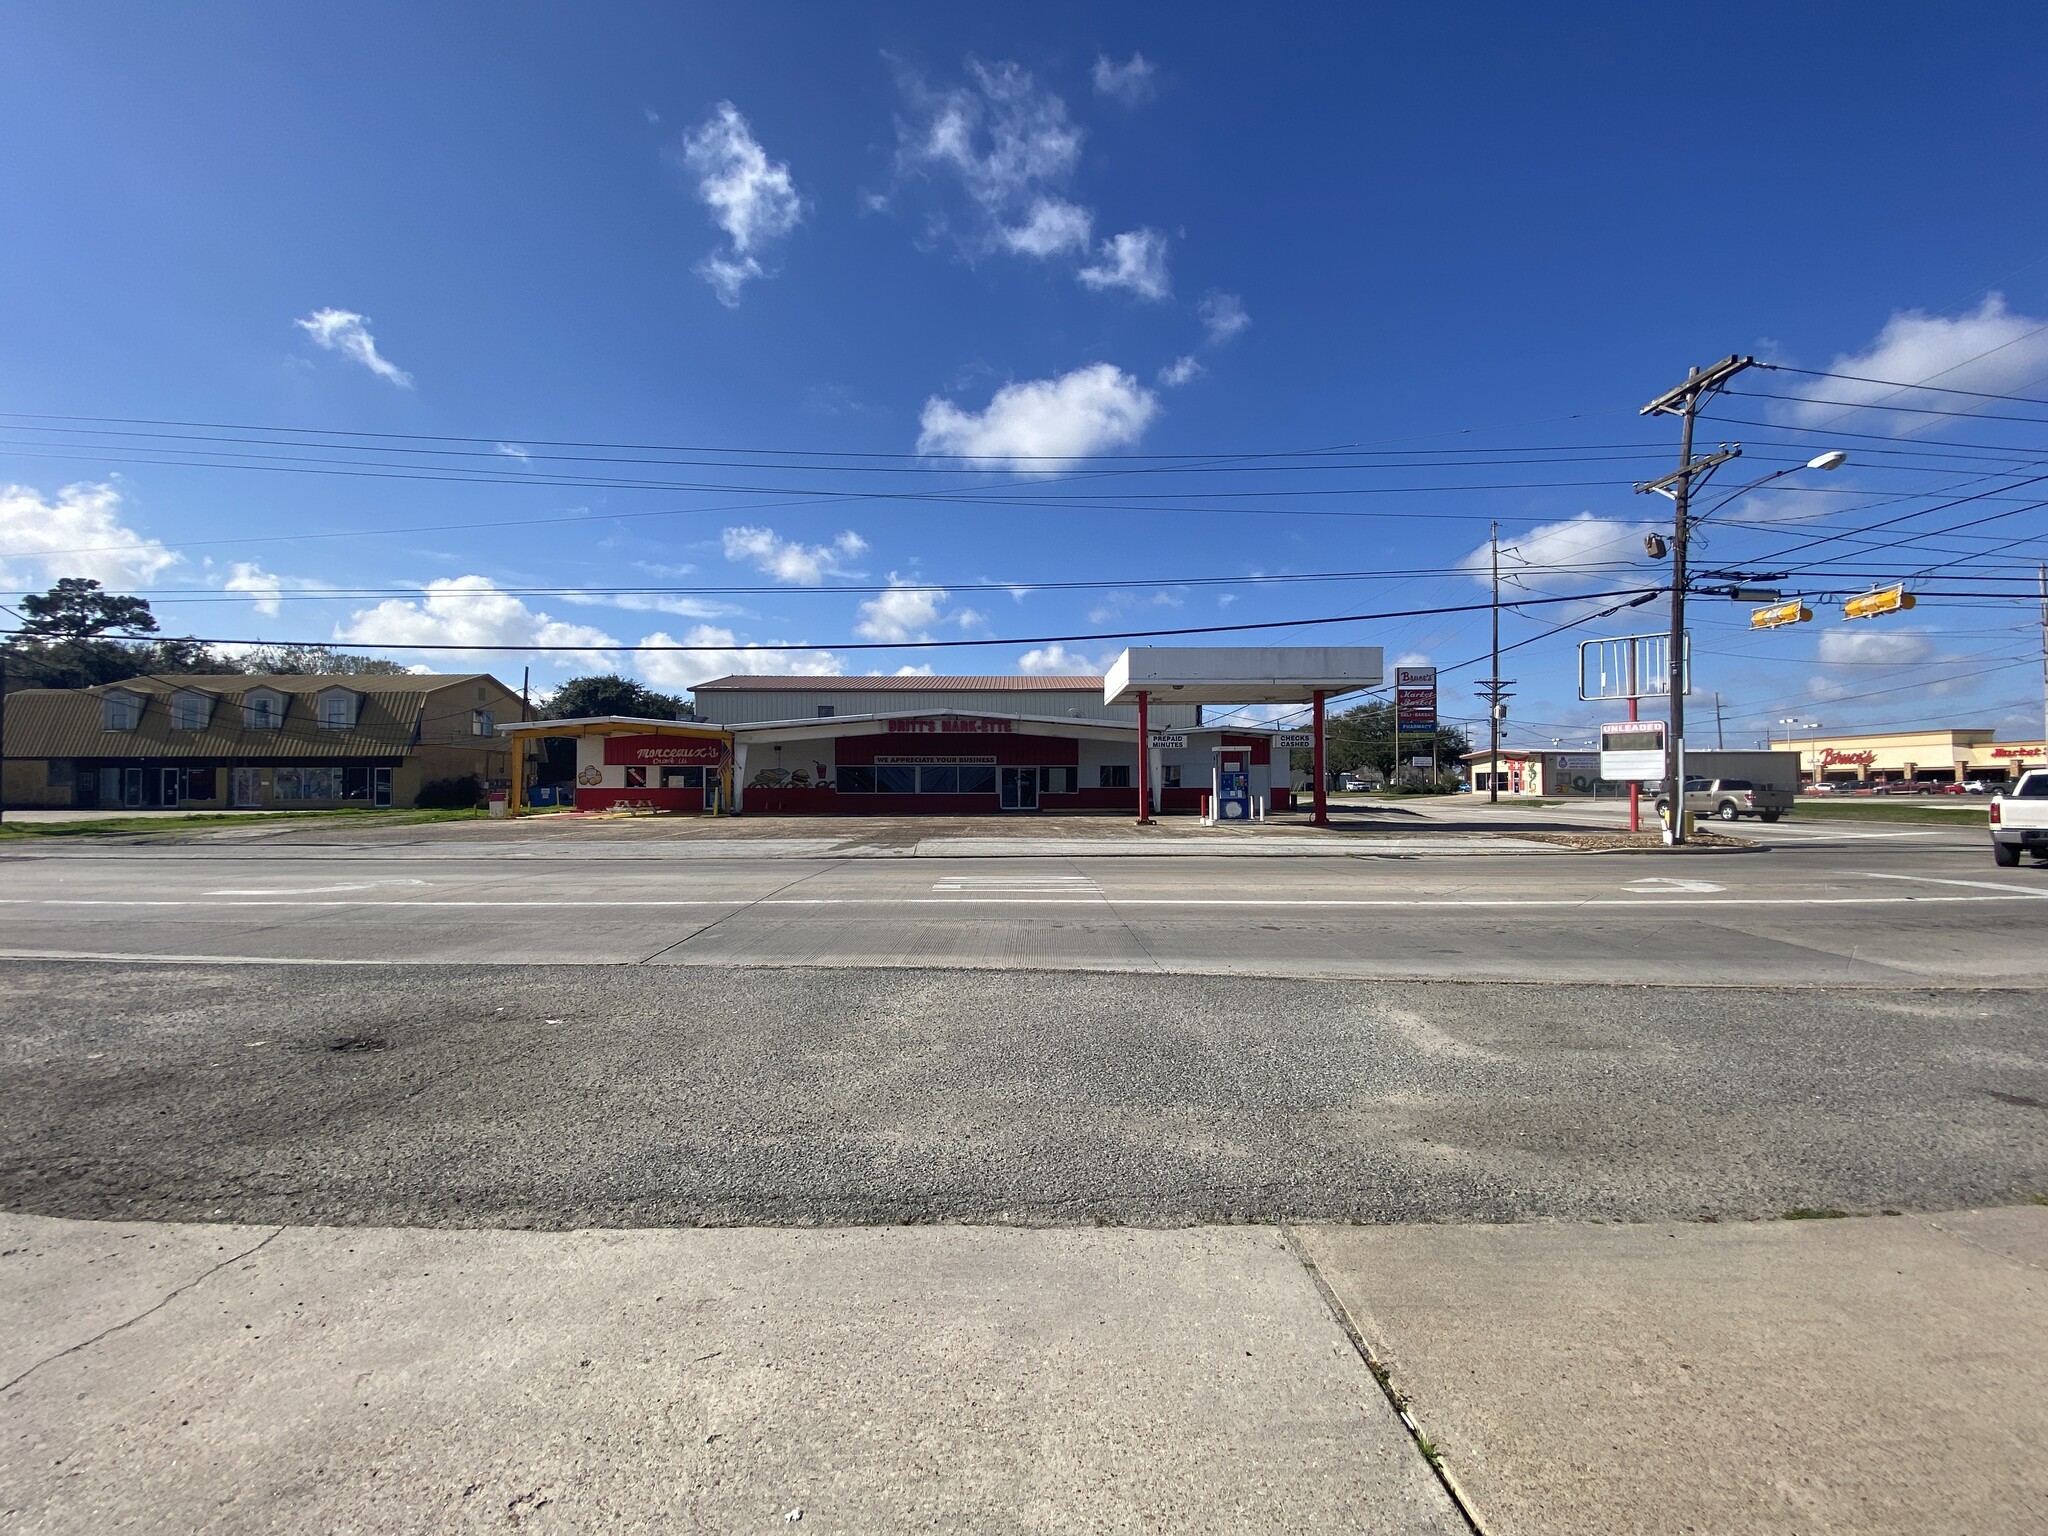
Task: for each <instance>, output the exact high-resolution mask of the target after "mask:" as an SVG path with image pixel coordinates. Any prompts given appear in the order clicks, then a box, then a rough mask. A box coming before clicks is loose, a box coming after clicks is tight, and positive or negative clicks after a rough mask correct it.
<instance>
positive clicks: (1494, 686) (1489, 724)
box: [1394, 523, 1514, 805]
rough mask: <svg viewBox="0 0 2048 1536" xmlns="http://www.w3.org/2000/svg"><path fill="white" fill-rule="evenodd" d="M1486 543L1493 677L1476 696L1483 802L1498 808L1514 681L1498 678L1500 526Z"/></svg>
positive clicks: (1397, 710)
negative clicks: (1481, 729)
mask: <svg viewBox="0 0 2048 1536" xmlns="http://www.w3.org/2000/svg"><path fill="white" fill-rule="evenodd" d="M1487 540H1488V543H1489V544H1490V545H1491V547H1492V550H1493V675H1492V676H1491V677H1487V678H1482V679H1481V680H1480V681H1481V684H1482V686H1481V687H1480V688H1479V690H1478V692H1479V697H1481V698H1482V699H1484V700H1486V742H1487V774H1486V798H1487V800H1488V801H1489V802H1490V803H1492V804H1494V805H1499V804H1500V721H1501V715H1502V714H1503V713H1504V710H1503V708H1502V705H1503V703H1504V701H1506V700H1508V699H1511V698H1513V697H1514V695H1513V694H1511V693H1508V692H1507V691H1506V689H1507V685H1508V684H1509V683H1512V682H1513V681H1514V679H1513V678H1511V677H1502V676H1501V675H1500V524H1499V523H1495V524H1494V525H1493V527H1492V530H1491V532H1489V533H1488V535H1487ZM1400 713H1401V709H1400V702H1399V699H1398V698H1397V699H1396V701H1395V705H1394V715H1395V718H1396V719H1397V720H1398V719H1399V718H1400Z"/></svg>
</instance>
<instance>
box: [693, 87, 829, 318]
mask: <svg viewBox="0 0 2048 1536" xmlns="http://www.w3.org/2000/svg"><path fill="white" fill-rule="evenodd" d="M678 153H679V156H680V158H681V161H682V164H683V166H684V168H685V169H686V170H688V171H689V173H690V174H691V175H692V176H694V177H695V178H696V180H697V196H698V197H699V198H700V199H701V200H702V201H703V203H704V206H705V207H706V208H708V209H710V210H711V221H712V222H713V223H714V224H716V225H717V226H718V227H719V228H720V229H722V230H724V231H725V235H726V238H727V239H728V240H729V241H730V242H731V247H730V249H728V250H724V251H713V252H712V253H711V254H710V255H708V256H706V257H705V258H704V259H703V260H702V261H701V262H699V263H698V264H697V267H696V272H697V275H698V276H699V277H701V278H703V279H704V281H705V282H707V283H709V284H710V285H711V291H712V292H713V293H715V294H717V295H718V302H719V303H721V304H723V305H725V306H726V307H727V308H732V307H734V306H736V305H737V304H738V303H739V301H740V290H741V289H742V288H744V287H745V286H746V284H747V283H748V282H750V281H751V280H752V279H754V278H757V277H765V276H767V275H768V269H767V268H766V267H765V266H763V265H762V263H761V257H762V256H763V255H764V254H765V253H766V252H767V250H768V248H769V247H771V246H772V245H774V244H775V243H776V242H777V241H778V240H780V239H782V238H783V236H785V235H787V234H788V233H789V232H790V231H791V230H793V229H795V228H796V226H797V225H798V224H799V223H801V222H802V221H803V216H804V203H803V198H802V197H801V196H799V195H798V193H797V190H796V183H795V182H794V181H793V180H792V179H791V177H790V174H789V166H788V165H787V164H784V163H783V162H781V161H775V160H770V159H769V158H768V152H767V151H766V150H765V149H763V148H762V147H761V145H760V143H759V142H758V141H757V140H756V139H755V138H754V134H753V130H752V129H751V128H750V127H749V126H748V125H747V120H746V119H745V118H744V117H742V116H741V115H740V111H739V108H737V107H735V106H734V105H733V104H732V103H731V102H729V101H721V102H720V103H719V104H718V105H717V106H716V107H715V108H713V109H712V112H711V116H710V117H709V118H707V119H706V120H705V121H704V122H702V123H700V124H699V125H698V126H697V127H696V128H694V129H692V130H691V131H690V132H689V133H688V134H686V135H684V137H683V142H682V145H681V148H680V150H679V151H678Z"/></svg>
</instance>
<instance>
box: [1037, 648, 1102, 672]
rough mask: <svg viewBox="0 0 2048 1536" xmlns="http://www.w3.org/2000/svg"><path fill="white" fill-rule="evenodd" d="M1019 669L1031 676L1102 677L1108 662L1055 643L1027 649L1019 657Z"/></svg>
mask: <svg viewBox="0 0 2048 1536" xmlns="http://www.w3.org/2000/svg"><path fill="white" fill-rule="evenodd" d="M1017 670H1018V671H1019V672H1022V673H1024V674H1026V675H1027V676H1030V677H1100V676H1101V675H1102V673H1103V672H1104V671H1105V670H1106V664H1105V663H1103V662H1099V661H1092V660H1090V659H1089V658H1088V657H1086V656H1083V655H1082V654H1081V653H1080V652H1078V651H1070V650H1068V649H1067V648H1066V647H1065V646H1064V645H1058V644H1054V645H1047V646H1041V647H1039V648H1037V649H1035V650H1029V651H1026V652H1025V653H1024V654H1023V655H1022V656H1019V657H1018V658H1017Z"/></svg>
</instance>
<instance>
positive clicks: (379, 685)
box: [6, 673, 485, 762]
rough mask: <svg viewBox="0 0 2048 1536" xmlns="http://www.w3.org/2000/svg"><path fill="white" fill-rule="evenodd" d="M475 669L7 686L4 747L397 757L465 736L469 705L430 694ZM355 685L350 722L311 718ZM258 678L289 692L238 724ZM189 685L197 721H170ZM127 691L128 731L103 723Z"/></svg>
mask: <svg viewBox="0 0 2048 1536" xmlns="http://www.w3.org/2000/svg"><path fill="white" fill-rule="evenodd" d="M484 677H485V674H483V673H462V674H459V675H455V676H449V675H446V674H438V673H436V674H418V673H406V674H404V675H402V676H401V675H395V674H384V675H379V674H372V675H368V676H343V677H331V676H323V677H307V676H301V675H293V674H285V675H278V676H260V675H259V676H253V677H252V676H244V675H240V674H228V675H224V676H223V675H204V676H196V677H138V678H130V679H127V680H125V681H123V682H118V683H102V684H100V685H98V686H97V687H93V688H81V689H75V690H74V689H64V688H28V689H23V690H22V691H21V692H19V693H11V694H9V695H8V696H7V741H6V752H7V756H9V757H17V758H21V757H27V758H36V757H85V758H135V757H154V758H188V759H210V760H234V759H243V760H247V759H252V758H260V759H263V760H266V761H290V762H325V761H338V760H341V759H344V758H351V759H355V758H364V757H399V756H403V755H404V754H405V753H406V752H407V751H409V750H410V749H411V748H412V747H413V745H414V744H415V738H416V735H417V736H418V737H421V738H424V739H427V740H437V739H439V740H446V739H450V738H452V737H454V736H457V735H461V736H467V735H468V732H469V723H470V716H469V707H468V705H467V704H466V703H465V704H463V705H462V706H461V707H460V708H459V709H457V710H453V711H449V712H446V714H447V720H446V722H442V723H437V721H436V716H435V714H434V712H432V711H430V710H429V708H428V700H429V698H430V697H431V696H432V695H433V694H435V693H438V692H440V691H441V690H442V689H444V688H446V687H448V686H449V685H450V684H454V683H464V682H470V681H473V680H479V679H482V678H484ZM337 685H338V686H341V687H345V688H349V689H351V690H353V691H354V692H356V693H357V694H359V695H361V699H362V702H361V704H360V706H359V707H358V709H357V714H356V723H355V725H354V726H352V727H349V728H348V729H345V730H343V729H331V728H326V727H323V726H321V725H319V724H318V723H317V722H316V720H315V718H314V712H315V705H314V699H315V697H316V696H317V695H319V694H321V693H324V692H326V691H327V690H328V689H329V688H333V687H335V686H337ZM259 688H264V689H269V690H271V691H273V692H277V693H282V694H284V695H286V696H287V700H288V702H287V703H286V705H285V710H284V718H283V720H282V721H281V722H280V723H279V724H278V725H277V726H276V727H274V728H271V729H267V730H245V729H244V728H243V726H242V699H243V696H244V695H246V694H248V693H251V692H253V691H255V690H256V689H259ZM187 690H191V691H195V692H199V693H205V694H211V695H212V696H213V697H214V700H215V703H214V706H213V710H212V713H211V714H210V716H209V717H208V720H207V724H206V726H205V728H204V729H202V730H197V731H174V730H172V729H171V719H170V698H171V695H173V694H176V693H181V692H185V691H187ZM116 691H125V692H128V693H134V694H140V695H141V696H142V698H143V708H142V717H141V719H140V720H139V721H138V722H137V724H136V728H135V729H134V730H132V731H110V730H107V729H105V728H104V725H103V714H102V708H103V704H104V701H105V697H106V695H107V694H109V693H112V692H116Z"/></svg>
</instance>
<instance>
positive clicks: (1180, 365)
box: [1159, 357, 1208, 389]
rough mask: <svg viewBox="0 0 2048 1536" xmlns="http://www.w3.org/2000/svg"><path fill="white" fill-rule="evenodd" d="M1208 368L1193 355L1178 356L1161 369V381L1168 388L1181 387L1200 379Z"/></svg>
mask: <svg viewBox="0 0 2048 1536" xmlns="http://www.w3.org/2000/svg"><path fill="white" fill-rule="evenodd" d="M1207 372H1208V370H1207V369H1206V368H1204V367H1203V366H1202V365H1201V364H1200V363H1198V362H1197V361H1195V359H1194V358H1192V357H1176V358H1175V359H1174V360H1173V361H1172V362H1170V363H1168V364H1167V365H1166V366H1165V367H1164V368H1162V369H1160V370H1159V382H1160V383H1161V384H1164V385H1165V386H1166V387H1167V388H1168V389H1179V388H1180V387H1181V385H1183V384H1186V383H1189V382H1191V381H1192V380H1195V379H1199V378H1200V377H1201V376H1202V375H1203V374H1204V373H1207Z"/></svg>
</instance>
